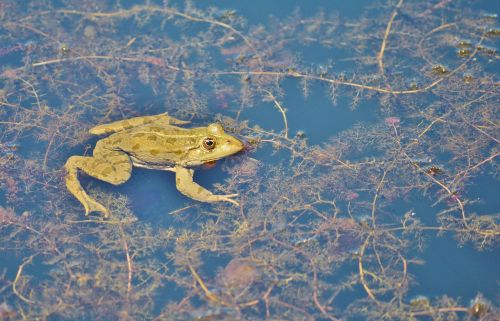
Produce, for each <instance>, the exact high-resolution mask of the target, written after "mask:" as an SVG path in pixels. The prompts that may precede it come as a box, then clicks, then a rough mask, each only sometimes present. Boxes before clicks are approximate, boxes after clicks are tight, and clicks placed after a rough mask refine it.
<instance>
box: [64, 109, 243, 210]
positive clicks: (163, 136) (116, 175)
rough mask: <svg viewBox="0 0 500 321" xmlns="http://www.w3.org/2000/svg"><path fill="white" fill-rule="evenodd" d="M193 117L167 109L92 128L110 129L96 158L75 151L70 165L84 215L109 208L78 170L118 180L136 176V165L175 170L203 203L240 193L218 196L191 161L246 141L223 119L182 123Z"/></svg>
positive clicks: (70, 184) (186, 190)
mask: <svg viewBox="0 0 500 321" xmlns="http://www.w3.org/2000/svg"><path fill="white" fill-rule="evenodd" d="M187 123H188V122H186V121H182V120H179V119H175V118H173V117H170V116H168V115H167V114H166V113H165V114H160V115H155V116H144V117H135V118H130V119H127V120H122V121H117V122H113V123H110V124H104V125H99V126H96V127H94V128H92V129H90V133H91V134H95V135H102V134H111V135H110V136H109V137H106V138H103V139H101V140H99V141H98V142H97V144H96V146H95V148H94V151H93V155H92V157H84V156H71V157H70V158H69V159H68V160H67V162H66V165H65V168H66V171H67V175H66V186H67V188H68V190H69V191H70V192H71V193H72V194H73V195H74V196H75V197H76V198H77V199H78V200H79V201H80V203H82V204H83V206H84V207H85V215H88V214H89V213H91V212H101V213H103V214H104V216H105V217H108V216H109V211H108V209H106V208H105V207H104V206H103V205H101V204H99V203H98V202H96V201H95V200H93V199H92V198H91V197H90V196H88V194H87V193H86V192H85V191H84V190H83V188H82V186H81V185H80V182H79V181H78V170H82V171H83V172H85V173H87V174H88V175H90V176H93V177H95V178H97V179H100V180H102V181H105V182H108V183H111V184H113V185H119V184H122V183H124V182H126V181H127V180H128V179H129V178H130V175H131V172H132V166H137V167H143V168H149V169H158V170H168V171H172V172H175V173H176V180H175V181H176V187H177V189H178V190H179V191H180V192H181V193H183V194H184V195H186V196H188V197H190V198H192V199H195V200H198V201H201V202H230V203H233V204H235V205H238V202H236V201H235V200H234V199H232V198H233V197H235V196H237V194H229V195H214V194H212V193H211V192H210V191H208V190H206V189H205V188H203V187H201V186H200V185H198V184H196V183H195V182H193V173H194V171H193V170H192V169H190V168H189V167H191V166H197V165H203V164H205V163H211V162H213V161H215V160H218V159H221V158H224V157H226V156H229V155H232V154H234V153H237V152H239V151H240V150H242V149H243V143H242V142H241V141H240V140H238V139H237V138H235V137H233V136H231V135H228V134H226V133H225V132H224V130H223V128H222V126H221V125H220V124H211V125H209V126H207V127H198V128H190V129H186V128H181V127H177V126H174V124H175V125H181V124H187Z"/></svg>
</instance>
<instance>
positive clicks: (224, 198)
mask: <svg viewBox="0 0 500 321" xmlns="http://www.w3.org/2000/svg"><path fill="white" fill-rule="evenodd" d="M219 196H220V200H221V201H226V202H229V203H232V204H234V205H236V206H240V203H238V202H237V201H235V200H233V199H232V197H236V196H238V194H227V195H219Z"/></svg>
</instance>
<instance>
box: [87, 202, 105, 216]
mask: <svg viewBox="0 0 500 321" xmlns="http://www.w3.org/2000/svg"><path fill="white" fill-rule="evenodd" d="M93 212H100V213H102V214H104V217H109V210H108V209H107V208H105V207H104V206H103V205H102V204H100V203H98V202H96V201H94V200H88V202H87V204H85V216H88V215H89V214H90V213H93Z"/></svg>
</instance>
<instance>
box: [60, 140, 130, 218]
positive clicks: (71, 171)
mask: <svg viewBox="0 0 500 321" xmlns="http://www.w3.org/2000/svg"><path fill="white" fill-rule="evenodd" d="M64 167H65V168H66V171H67V174H66V187H67V188H68V190H69V191H70V192H71V194H73V195H74V196H75V197H76V198H77V199H78V200H79V201H80V203H82V205H83V206H84V207H85V215H88V214H89V213H91V212H101V213H103V214H104V217H108V216H109V211H108V209H107V208H106V207H104V206H103V205H102V204H100V203H98V202H97V201H95V200H94V199H92V198H91V197H90V196H89V195H88V194H87V193H86V192H85V190H84V189H83V187H82V186H81V185H80V182H79V181H78V170H82V171H83V172H85V173H87V174H88V175H90V176H93V177H95V178H97V179H100V180H102V181H105V182H108V183H111V184H113V185H119V184H122V183H124V182H126V181H127V180H128V179H129V178H130V174H131V172H132V162H131V161H130V158H129V156H128V155H126V154H123V153H122V152H118V151H109V150H106V152H105V153H103V149H102V148H101V147H100V146H99V143H98V144H97V146H96V148H95V149H94V156H93V157H84V156H71V157H70V158H69V159H68V161H67V162H66V164H65V165H64Z"/></svg>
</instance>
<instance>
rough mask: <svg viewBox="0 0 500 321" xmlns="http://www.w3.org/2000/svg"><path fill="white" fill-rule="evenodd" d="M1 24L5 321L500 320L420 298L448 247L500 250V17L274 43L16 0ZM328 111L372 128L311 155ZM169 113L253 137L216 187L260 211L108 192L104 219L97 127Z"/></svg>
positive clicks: (445, 13)
mask: <svg viewBox="0 0 500 321" xmlns="http://www.w3.org/2000/svg"><path fill="white" fill-rule="evenodd" d="M200 6H201V4H200ZM0 21H1V23H0V30H1V31H0V44H1V45H0V58H1V59H2V61H6V63H2V65H0V188H1V193H0V205H1V207H0V237H1V242H0V251H1V254H2V257H4V258H6V259H5V261H2V268H3V269H5V271H6V272H5V273H2V274H1V275H0V295H1V296H0V319H2V318H3V319H8V318H12V319H29V320H30V319H39V320H57V319H65V320H75V319H101V320H186V319H194V320H207V319H217V320H224V319H226V320H262V319H269V320H278V319H286V320H356V319H358V318H361V319H367V320H456V319H458V318H461V319H466V320H467V319H470V320H474V319H478V320H488V318H490V319H492V318H493V317H494V316H497V315H498V308H497V307H496V306H495V302H493V303H490V301H489V300H494V298H485V297H483V296H482V295H481V294H479V292H481V291H480V289H478V291H477V292H478V294H476V293H474V295H477V297H476V299H475V300H474V301H473V302H467V301H466V299H465V298H459V297H453V296H450V295H447V294H446V293H445V294H443V295H442V296H437V297H425V296H415V295H414V294H412V293H411V292H412V289H414V287H415V285H416V284H417V283H418V282H419V280H418V279H417V278H416V276H415V275H414V272H413V271H414V269H415V267H416V266H420V265H422V264H426V263H425V262H423V261H422V259H421V257H420V256H421V255H422V254H421V253H425V251H430V250H431V249H429V248H427V244H428V240H429V239H431V238H434V237H436V236H443V237H450V238H451V237H452V238H454V239H455V240H456V244H457V245H460V246H472V247H474V248H475V249H476V250H481V251H489V250H495V249H497V248H498V240H499V234H500V228H499V225H498V224H499V223H498V221H499V217H498V213H495V212H494V211H493V212H492V211H491V210H488V205H489V202H491V200H490V199H489V198H488V197H487V196H485V195H483V194H481V193H480V192H478V188H477V187H478V186H479V187H480V188H483V189H488V188H490V187H489V186H490V184H498V156H499V155H500V151H499V148H498V147H499V129H498V122H499V112H500V111H499V109H498V80H497V79H496V77H497V71H498V65H497V61H498V55H497V52H496V50H495V49H494V48H495V46H497V45H498V37H497V36H498V26H497V25H498V18H497V17H496V16H494V15H491V14H484V13H483V12H482V11H481V10H478V9H476V7H475V6H474V3H472V4H471V3H470V1H413V2H410V1H403V0H400V1H398V2H397V3H396V2H394V1H391V2H383V3H380V4H378V5H377V6H372V7H370V8H368V9H367V10H366V12H365V13H364V14H362V15H361V16H360V17H358V18H357V19H356V20H355V21H351V20H348V19H345V18H343V17H342V16H341V15H339V14H337V13H332V12H328V11H327V10H326V9H325V10H319V11H317V12H316V13H314V14H313V15H308V16H306V15H303V14H302V13H301V12H300V10H296V11H294V12H293V13H292V14H291V15H290V16H288V17H269V22H267V24H266V25H265V27H263V26H262V25H259V24H253V23H252V22H251V21H247V19H246V18H245V16H244V15H242V14H240V13H238V12H237V11H233V10H230V9H220V8H216V7H197V6H196V5H194V4H193V3H189V2H187V3H175V2H174V1H172V2H170V1H163V2H161V1H148V2H146V4H137V5H133V6H127V5H125V4H123V3H122V2H121V1H92V0H86V1H74V0H61V1H58V2H55V1H49V0H41V1H26V2H24V1H11V0H7V1H3V2H2V3H1V4H0ZM124 29H126V31H123V30H124ZM309 46H315V48H316V49H317V50H318V53H324V54H325V56H327V57H328V58H325V59H324V60H321V59H319V58H318V57H316V56H315V57H311V56H310V53H309V52H308V51H307V48H308V47H309ZM318 59H319V60H318ZM290 97H292V98H290ZM296 97H302V98H303V99H304V101H305V104H294V100H296ZM313 99H318V101H321V102H322V104H324V105H325V106H321V109H318V110H315V113H317V115H315V117H316V118H317V119H318V121H319V120H322V119H324V117H325V116H324V115H323V114H324V113H327V109H330V108H336V109H335V110H340V109H342V110H346V109H349V108H350V110H351V111H352V114H355V115H360V119H359V120H356V121H353V122H352V123H350V124H348V126H345V127H342V128H341V129H340V130H339V131H338V132H334V131H333V130H332V132H331V133H328V134H326V135H323V136H322V137H321V139H320V141H319V142H318V139H316V140H315V141H313V139H312V138H311V137H310V135H309V133H308V132H307V131H303V130H302V129H301V128H302V127H301V126H299V128H296V126H297V124H296V122H295V123H293V122H292V118H293V117H292V116H291V114H295V115H297V114H298V115H306V113H307V112H310V110H312V108H313V107H315V106H312V104H310V103H308V102H310V101H312V100H313ZM315 101H316V100H315ZM346 105H348V107H346ZM367 106H369V107H370V110H369V111H367ZM165 111H168V112H169V113H171V114H173V115H175V116H176V117H177V118H180V119H189V120H192V121H193V122H194V123H195V124H200V125H204V124H206V123H207V122H211V121H214V120H218V121H220V122H221V123H222V124H223V125H224V128H225V129H226V130H227V131H229V132H231V133H233V134H235V135H238V136H239V137H242V138H243V139H244V140H245V141H246V142H247V144H248V146H247V151H246V152H245V153H243V154H241V155H240V156H237V157H234V158H232V159H229V160H227V161H226V162H225V163H224V164H223V166H222V169H223V170H224V171H225V172H226V173H227V174H226V175H227V176H226V177H227V179H226V181H225V182H224V184H217V185H216V186H215V188H216V189H219V190H222V191H223V192H227V193H233V192H235V191H237V192H238V193H239V194H240V200H239V202H240V206H239V207H235V206H231V205H226V204H216V205H210V206H207V205H204V204H198V203H195V202H188V205H186V204H181V205H179V206H177V205H178V204H179V203H180V202H182V199H181V198H180V197H181V196H178V195H177V196H173V195H169V197H171V198H175V197H178V199H177V200H181V201H179V202H175V203H174V201H172V203H174V204H176V205H175V207H173V208H169V210H168V211H167V210H165V208H167V207H166V206H164V207H161V208H160V209H155V208H154V206H153V205H151V206H150V207H149V208H148V210H147V211H146V213H145V211H144V209H142V208H141V207H140V206H139V203H140V202H139V201H138V200H134V195H133V194H134V193H130V192H127V191H126V190H123V189H122V190H114V189H111V188H108V187H107V186H106V185H105V184H100V183H97V182H95V181H92V180H90V179H89V180H86V181H83V180H82V181H83V183H84V184H85V185H86V190H88V191H89V194H91V195H92V197H95V198H96V199H98V200H99V202H100V203H102V204H103V205H105V206H106V207H107V208H109V209H110V211H111V213H112V215H111V217H110V218H109V219H103V218H102V217H100V216H90V217H84V216H83V213H82V210H81V207H80V205H79V204H78V203H77V202H76V201H74V200H73V198H72V197H71V196H70V195H69V194H68V193H67V192H66V191H65V188H64V182H63V177H64V174H65V173H64V170H63V164H64V162H65V161H66V159H67V158H68V157H69V156H70V155H72V154H79V155H85V154H87V153H89V152H90V150H91V148H92V144H93V143H94V141H91V140H90V139H91V138H90V135H89V134H88V129H89V128H91V127H93V126H94V125H96V124H98V123H105V122H109V121H112V120H118V119H122V118H129V117H132V116H139V115H146V114H155V113H160V112H165ZM338 113H339V114H340V112H338ZM366 113H368V114H369V117H370V120H371V121H368V120H367V118H363V117H361V116H362V114H366ZM256 115H257V116H256ZM273 115H274V116H276V117H275V118H273V120H272V121H271V122H269V121H266V120H267V118H270V117H272V116H273ZM274 116H273V117H274ZM259 117H260V118H259ZM329 121H333V120H329ZM299 125H301V124H299ZM492 180H493V181H494V182H493V183H491V181H492ZM130 184H133V182H131V183H130ZM491 188H493V187H491ZM483 196H484V198H485V199H484V200H482V199H479V198H482V197H483ZM415 200H417V201H418V202H419V203H424V204H426V205H427V208H428V210H427V212H426V213H422V212H419V211H417V210H415V209H414V206H415V205H414V204H415ZM165 203H169V201H165ZM159 212H160V213H159ZM165 212H168V213H165ZM346 296H348V297H349V300H346V299H345V297H346Z"/></svg>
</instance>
